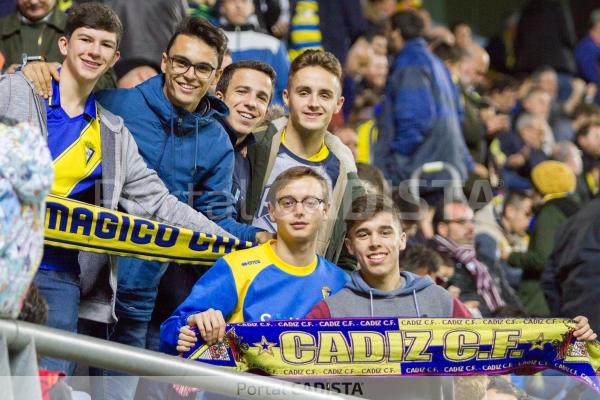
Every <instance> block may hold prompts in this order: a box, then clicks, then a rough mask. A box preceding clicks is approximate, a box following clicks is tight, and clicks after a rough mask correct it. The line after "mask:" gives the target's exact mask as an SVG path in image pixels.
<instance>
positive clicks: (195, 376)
mask: <svg viewBox="0 0 600 400" xmlns="http://www.w3.org/2000/svg"><path fill="white" fill-rule="evenodd" d="M0 336H3V337H4V338H5V339H6V343H7V346H8V348H9V349H11V348H20V347H22V346H24V345H26V344H27V343H28V342H29V341H31V340H32V339H33V340H34V341H35V346H36V349H37V352H38V354H40V355H44V356H49V357H56V358H62V359H67V360H72V361H76V362H80V363H84V364H87V365H93V366H96V367H100V368H105V369H109V370H116V371H121V372H125V373H128V374H132V375H139V376H149V377H153V379H156V380H160V381H163V382H168V383H177V384H181V385H186V386H193V387H197V388H202V389H203V390H206V391H209V392H213V393H218V394H223V395H226V396H235V397H240V398H248V399H250V398H252V399H256V398H257V395H258V398H269V399H289V398H294V397H295V398H301V399H342V398H356V397H351V396H346V395H342V394H338V393H332V392H328V391H324V390H320V389H318V390H313V388H306V387H305V386H303V385H297V384H293V383H290V382H285V381H281V380H277V379H273V378H268V377H263V376H258V375H253V374H248V373H243V372H233V371H230V370H227V369H225V368H221V367H216V366H213V365H208V364H204V363H200V362H197V361H190V360H183V359H179V358H177V357H173V356H169V355H166V354H162V353H157V352H153V351H149V350H144V349H138V348H134V347H130V346H126V345H123V344H119V343H113V342H109V341H107V340H101V339H97V338H93V337H89V336H84V335H78V334H74V333H70V332H64V331H60V330H57V329H52V328H49V327H46V326H40V325H35V324H31V323H27V322H23V321H15V320H6V319H0ZM249 387H252V388H253V389H252V390H251V391H248V390H247V388H249ZM240 388H245V389H246V390H244V391H240ZM260 393H262V394H263V395H260Z"/></svg>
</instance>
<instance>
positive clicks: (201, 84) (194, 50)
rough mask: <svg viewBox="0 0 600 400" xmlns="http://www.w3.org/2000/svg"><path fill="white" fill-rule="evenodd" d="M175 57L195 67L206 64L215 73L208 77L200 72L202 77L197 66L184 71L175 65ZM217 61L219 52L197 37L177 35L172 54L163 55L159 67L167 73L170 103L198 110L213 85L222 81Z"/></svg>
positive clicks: (166, 90) (166, 86) (166, 93)
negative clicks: (214, 82)
mask: <svg viewBox="0 0 600 400" xmlns="http://www.w3.org/2000/svg"><path fill="white" fill-rule="evenodd" d="M173 57H175V59H176V60H184V61H185V62H187V63H191V64H194V65H199V64H206V67H207V68H212V69H213V70H212V72H211V73H210V74H209V75H208V76H207V77H205V76H203V75H202V76H200V75H201V73H200V75H199V71H197V68H196V67H194V66H191V67H190V68H188V70H187V71H185V72H181V71H180V69H179V68H178V65H176V63H174V62H173ZM218 61H219V58H218V53H217V50H216V49H215V48H213V47H210V46H209V45H208V44H206V43H205V42H204V41H202V40H201V39H199V38H198V37H195V36H189V35H184V34H182V35H179V36H177V37H176V38H175V40H174V42H173V45H172V46H171V48H170V49H169V54H166V53H163V55H162V61H161V65H160V69H161V70H162V72H163V73H164V74H165V85H164V87H163V91H164V93H165V95H166V96H167V98H168V99H169V101H170V102H171V103H173V105H175V106H177V107H181V108H183V109H185V110H188V111H195V110H196V108H197V107H198V104H199V103H200V100H201V99H202V97H204V95H205V94H206V92H207V90H208V88H209V86H210V85H211V83H212V82H213V81H218V80H219V76H220V72H219V70H217V66H218Z"/></svg>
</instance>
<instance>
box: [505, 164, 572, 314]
mask: <svg viewBox="0 0 600 400" xmlns="http://www.w3.org/2000/svg"><path fill="white" fill-rule="evenodd" d="M531 181H532V183H533V187H534V188H535V190H536V192H537V195H538V196H539V197H541V202H540V204H539V205H538V206H537V207H536V209H535V211H534V218H533V220H532V223H531V226H530V228H529V229H530V232H531V240H530V241H529V247H528V249H527V251H525V252H515V253H511V254H510V256H509V257H508V260H507V261H508V263H509V264H510V265H511V266H513V267H517V268H522V269H523V282H522V283H521V287H520V288H519V296H520V297H521V300H522V301H523V304H524V306H525V309H526V310H527V312H528V313H530V314H531V316H534V317H543V316H548V315H549V314H550V310H549V308H548V305H547V303H546V299H545V298H544V294H543V292H542V290H541V288H540V282H539V281H540V276H541V275H542V271H543V270H544V265H545V264H546V261H547V260H548V258H549V257H550V253H551V252H552V249H553V248H554V236H555V233H556V231H557V229H558V227H559V226H560V225H561V224H562V223H563V222H565V221H566V220H567V219H568V218H569V217H570V216H571V215H573V214H575V213H576V212H577V210H578V209H579V206H578V205H577V202H576V201H575V200H574V198H573V195H572V193H573V192H574V191H575V185H576V178H575V174H573V172H572V171H571V170H570V169H569V167H567V165H566V164H564V163H562V162H559V161H552V160H549V161H543V162H541V163H539V164H538V165H537V166H535V168H533V170H532V171H531Z"/></svg>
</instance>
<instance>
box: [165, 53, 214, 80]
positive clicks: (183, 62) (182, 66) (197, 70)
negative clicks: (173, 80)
mask: <svg viewBox="0 0 600 400" xmlns="http://www.w3.org/2000/svg"><path fill="white" fill-rule="evenodd" d="M168 58H169V61H171V68H172V69H173V72H175V73H176V74H182V75H183V74H185V73H186V72H188V70H189V69H190V68H191V67H194V74H196V76H197V77H198V78H199V79H208V78H209V77H210V75H211V74H212V73H213V71H214V70H215V69H217V68H216V67H213V66H212V65H210V64H209V63H205V62H201V63H198V64H192V63H191V62H189V60H187V59H186V58H184V57H180V56H169V57H168Z"/></svg>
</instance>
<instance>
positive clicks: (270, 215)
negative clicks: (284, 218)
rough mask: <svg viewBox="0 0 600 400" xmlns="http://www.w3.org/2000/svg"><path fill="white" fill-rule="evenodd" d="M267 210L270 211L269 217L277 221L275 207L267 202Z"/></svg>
mask: <svg viewBox="0 0 600 400" xmlns="http://www.w3.org/2000/svg"><path fill="white" fill-rule="evenodd" d="M267 210H269V217H271V220H272V221H275V207H273V204H271V202H270V201H267Z"/></svg>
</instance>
